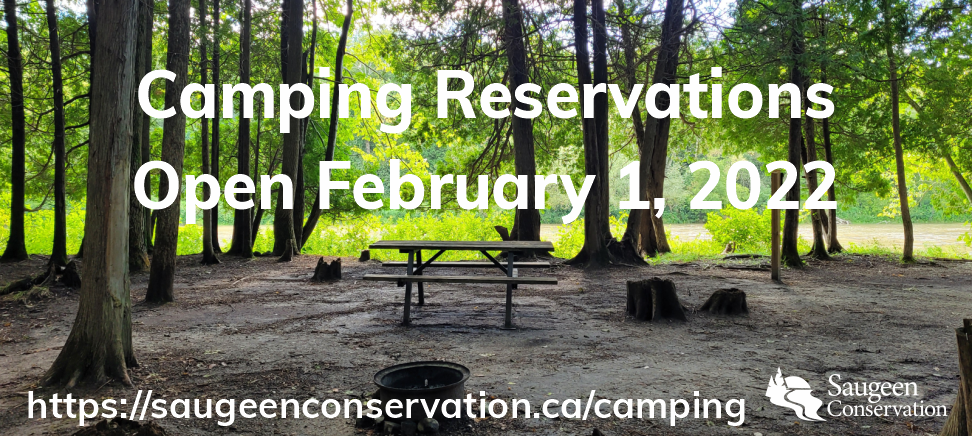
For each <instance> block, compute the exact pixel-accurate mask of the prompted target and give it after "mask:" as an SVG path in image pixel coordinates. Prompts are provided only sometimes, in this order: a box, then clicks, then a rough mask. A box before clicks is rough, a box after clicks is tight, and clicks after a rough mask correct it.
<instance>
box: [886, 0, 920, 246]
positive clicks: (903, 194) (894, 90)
mask: <svg viewBox="0 0 972 436" xmlns="http://www.w3.org/2000/svg"><path fill="white" fill-rule="evenodd" d="M887 3H888V2H883V4H884V24H885V31H886V32H891V18H890V17H889V14H890V10H889V8H890V6H888V4H887ZM885 52H886V53H887V55H888V72H889V73H890V82H891V134H892V135H893V136H894V162H895V172H896V173H897V179H898V200H899V201H900V203H901V224H902V225H903V227H904V248H903V250H902V253H901V260H903V261H905V262H913V261H914V260H915V257H914V245H915V230H914V226H913V225H912V223H911V208H910V207H908V180H907V175H906V174H905V166H904V150H903V148H902V146H901V119H900V118H901V117H900V113H899V107H898V106H899V102H898V99H899V98H900V96H899V94H898V63H897V60H896V59H895V56H894V50H893V49H892V47H891V37H890V36H888V40H887V42H886V44H885Z"/></svg>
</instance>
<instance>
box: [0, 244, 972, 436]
mask: <svg viewBox="0 0 972 436" xmlns="http://www.w3.org/2000/svg"><path fill="white" fill-rule="evenodd" d="M199 260H200V257H199V256H183V257H180V259H179V261H178V275H177V277H176V290H175V293H176V299H177V301H176V302H175V303H171V304H167V305H164V306H155V305H147V304H145V303H142V299H143V298H144V294H145V288H146V283H147V281H148V274H147V273H139V274H134V275H133V277H132V292H133V300H134V301H135V302H136V303H135V305H134V308H133V323H134V325H133V329H134V347H135V352H136V355H137V358H138V360H139V363H140V366H139V367H137V368H135V369H133V370H132V373H131V375H132V381H133V382H134V385H135V387H134V388H125V387H122V386H116V385H114V384H109V385H106V386H103V387H101V388H100V389H98V390H97V391H96V392H91V391H87V392H85V391H78V392H75V396H76V397H78V396H83V397H86V398H96V399H102V398H107V397H114V398H128V401H129V404H131V401H132V399H133V397H135V395H136V394H135V392H136V389H144V390H148V389H152V390H153V398H167V399H169V400H172V399H176V398H214V399H219V398H232V399H236V401H237V402H239V401H241V400H242V399H244V398H252V399H256V400H257V401H258V402H259V401H260V400H261V399H264V398H276V399H281V398H297V399H299V400H301V401H303V400H304V399H307V398H310V397H312V396H313V397H316V398H318V399H323V398H338V399H344V398H357V397H361V396H365V397H367V396H370V395H371V393H372V392H373V391H374V390H375V386H374V384H373V382H372V377H373V375H374V374H375V372H376V371H378V370H380V369H382V368H384V367H387V366H390V365H394V364H397V363H402V362H407V361H417V360H448V361H452V362H457V363H461V364H463V365H465V366H467V367H468V368H470V370H471V371H472V374H473V376H472V377H471V378H470V379H469V381H468V382H467V383H466V389H467V391H468V392H470V393H472V394H473V396H474V398H479V397H478V394H479V391H486V392H487V393H488V394H489V395H496V396H498V397H500V398H507V399H512V398H521V399H528V400H530V401H531V403H532V404H533V405H534V408H535V409H534V410H536V409H538V408H539V407H540V404H541V403H542V402H543V401H544V400H546V399H551V398H553V399H558V400H561V401H563V400H566V399H568V398H580V399H582V400H584V401H586V400H587V398H588V397H589V395H590V392H591V390H592V389H596V390H597V396H598V397H599V398H600V397H603V398H607V399H611V400H614V399H619V398H633V399H638V398H649V399H664V400H665V401H666V402H667V401H668V400H669V399H679V398H685V399H688V400H689V401H690V402H691V400H692V399H693V398H694V396H693V391H699V398H718V399H721V400H723V401H726V400H729V399H735V398H743V399H745V405H746V415H745V418H746V420H745V424H744V425H743V426H741V427H730V426H728V425H727V422H728V421H729V419H727V417H726V416H725V415H723V417H722V418H721V419H717V418H713V417H711V416H710V418H709V419H694V418H693V417H692V416H691V415H690V416H689V417H688V418H686V419H681V420H678V421H677V422H676V425H675V426H674V427H673V426H671V425H670V422H669V421H668V419H657V418H656V419H643V420H638V419H628V420H624V419H617V418H611V419H599V418H593V419H588V420H587V421H582V420H575V419H553V420H551V419H546V418H541V419H516V420H514V419H512V418H509V417H507V418H504V419H483V420H470V421H466V422H464V423H462V425H460V426H458V427H457V429H456V430H455V431H453V432H452V433H454V434H468V435H499V434H527V433H529V434H537V435H554V434H557V435H561V434H565V435H578V436H579V435H585V436H586V435H589V434H591V432H592V429H593V428H595V427H596V428H598V429H600V430H601V431H602V432H604V434H606V435H608V436H614V435H647V434H651V435H668V434H672V435H683V434H684V435H710V434H711V435H759V434H762V435H763V436H770V435H791V434H794V435H913V434H926V433H931V434H937V432H938V430H939V429H940V428H941V426H942V425H943V424H944V422H945V418H943V417H894V416H892V417H887V418H884V417H880V418H878V417H833V416H830V415H829V414H828V413H827V409H826V407H827V405H828V403H830V402H831V401H833V400H835V399H839V400H841V401H843V404H851V405H864V404H867V400H866V399H864V398H862V397H854V398H851V397H840V398H837V397H832V396H830V395H829V394H828V390H831V389H833V388H832V386H831V385H830V384H829V383H828V379H829V378H830V377H831V376H832V375H833V374H840V376H841V382H846V381H851V382H864V381H867V382H875V381H877V382H881V381H889V382H892V383H893V382H899V381H900V382H909V383H910V382H914V383H915V384H916V385H917V387H918V392H917V395H916V396H910V397H893V396H891V397H885V398H883V399H882V400H881V401H880V403H879V404H881V405H911V404H912V403H919V404H923V405H936V406H937V405H945V406H948V408H949V410H950V409H951V405H952V402H953V401H954V399H955V395H956V389H957V387H958V383H959V382H958V368H957V367H958V363H957V360H958V359H957V353H956V342H955V332H954V329H955V328H956V327H959V326H960V325H961V322H962V319H963V318H969V317H972V263H969V262H951V261H935V262H927V261H926V262H922V263H919V264H910V265H903V264H901V263H899V262H898V261H897V260H895V259H890V258H887V257H873V256H871V257H868V256H856V255H842V256H840V257H838V258H837V259H836V260H834V261H830V262H819V261H810V262H808V265H807V266H806V267H805V268H803V269H800V270H784V272H783V282H784V283H783V284H777V283H773V282H771V281H770V280H769V272H766V271H757V270H752V269H734V268H738V267H740V266H743V267H747V266H748V267H752V266H754V265H757V264H759V263H761V262H765V259H757V260H739V261H722V262H694V263H686V264H667V265H659V266H651V267H616V268H610V269H607V270H599V271H596V272H587V271H584V270H581V269H577V268H573V267H567V266H560V265H558V266H556V267H554V268H552V269H551V270H549V271H523V272H522V274H523V275H534V274H544V275H546V274H550V275H553V276H555V277H557V278H558V279H559V281H560V284H559V285H558V286H544V287H541V286H521V288H520V289H519V290H517V291H516V293H515V297H514V303H515V318H514V322H515V323H516V324H517V325H518V327H519V329H518V330H515V331H506V330H501V329H500V328H499V327H501V326H502V322H503V302H504V299H503V291H502V289H500V288H498V287H497V286H496V285H463V286H459V285H450V284H431V285H428V289H427V290H426V297H427V304H426V306H424V307H418V306H413V325H412V326H411V327H408V328H405V327H402V326H401V325H400V321H401V315H402V299H403V292H402V289H401V288H397V287H395V285H394V284H393V283H383V282H365V281H363V280H361V277H362V276H363V275H364V274H366V273H379V272H384V273H389V271H388V269H387V268H385V269H383V268H381V267H380V266H379V264H378V263H377V262H358V261H357V260H354V259H343V262H344V271H343V272H344V279H343V280H341V281H340V282H335V283H329V284H320V283H313V282H310V281H309V278H310V277H311V275H312V273H313V268H314V265H315V263H316V262H317V258H316V257H312V256H301V257H299V258H297V260H295V261H294V262H291V263H277V262H276V261H275V259H270V258H258V259H254V260H250V261H244V260H240V259H236V258H232V257H229V256H223V257H222V260H223V263H222V264H220V265H216V266H203V265H200V264H199ZM45 262H46V258H44V257H43V256H35V257H34V259H33V260H31V261H29V262H25V263H21V264H15V265H9V264H5V265H0V285H3V284H6V283H7V282H10V281H12V280H15V279H19V278H21V277H23V276H25V275H27V274H28V273H29V274H37V273H39V272H41V270H42V269H43V265H44V263H45ZM442 273H449V272H448V271H442ZM456 273H458V272H456ZM485 273H486V272H477V274H485ZM653 276H658V277H662V278H669V279H671V280H673V281H674V282H675V284H676V286H677V289H678V294H679V297H680V298H681V300H682V302H683V304H684V305H685V306H686V307H687V308H688V309H689V313H688V322H684V323H683V322H670V321H662V322H654V323H645V322H638V321H634V320H632V319H630V318H627V317H626V316H625V301H626V294H625V282H626V281H627V280H633V279H642V278H649V277H653ZM729 287H735V288H739V289H742V290H744V291H746V293H747V295H748V302H749V308H750V311H751V313H750V315H749V316H747V317H723V316H715V315H709V314H707V313H702V312H696V309H698V308H699V307H700V306H701V305H702V303H703V302H704V301H705V300H706V299H707V298H708V296H709V295H710V294H711V293H712V292H713V291H715V290H718V289H723V288H729ZM77 304H78V293H77V291H75V290H70V289H66V288H63V287H60V286H55V287H52V288H51V296H49V297H48V298H45V299H41V300H38V301H34V302H30V303H26V304H25V303H24V302H22V301H15V300H11V299H9V298H8V299H6V300H4V301H2V302H0V368H3V370H2V371H0V434H3V435H11V436H12V435H33V434H56V435H61V434H65V435H66V434H71V433H73V432H75V431H77V429H78V428H77V421H75V420H69V419H62V420H55V419H50V418H48V419H45V420H39V419H36V417H35V419H33V420H29V419H28V418H27V393H26V392H27V391H30V390H32V389H37V388H36V382H37V380H39V379H40V377H41V375H42V374H43V373H44V371H45V370H46V369H47V368H48V367H50V365H51V363H52V362H53V360H54V358H55V357H56V356H57V354H58V352H59V351H58V350H59V349H60V347H61V346H62V345H63V344H64V341H65V338H66V337H67V334H68V333H69V331H70V329H71V325H72V322H73V320H74V316H75V312H76V310H77ZM777 368H781V369H782V372H783V375H784V376H799V377H802V378H804V379H806V380H807V382H808V383H809V384H810V385H811V386H812V388H813V395H814V396H816V397H817V398H819V399H820V400H821V401H823V402H824V406H823V407H822V408H821V409H820V411H819V412H820V415H821V416H822V417H824V418H826V419H827V421H826V422H805V421H800V420H798V419H797V418H796V416H795V415H794V413H793V412H792V411H791V410H789V409H784V408H781V407H778V406H775V405H772V404H770V402H769V400H768V399H767V398H766V396H765V394H766V389H767V385H768V382H769V381H770V378H771V377H773V376H774V375H776V373H777ZM46 393H47V394H50V392H46ZM922 401H923V403H921V402H922ZM342 402H343V400H342ZM605 409H606V408H605ZM592 415H593V413H592ZM216 421H217V419H174V418H171V417H168V418H165V419H162V420H159V421H158V424H160V425H161V426H162V427H164V428H165V429H166V431H167V432H168V434H170V435H199V434H223V433H230V432H235V433H238V434H252V435H270V434H280V435H304V434H321V435H328V436H341V435H364V434H368V432H369V431H370V430H357V429H355V428H354V423H353V420H349V419H343V418H339V419H323V418H319V419H298V420H294V419H263V418H256V419H243V418H241V417H239V416H237V418H236V421H235V422H234V423H233V425H232V426H231V427H220V426H218V425H217V423H216Z"/></svg>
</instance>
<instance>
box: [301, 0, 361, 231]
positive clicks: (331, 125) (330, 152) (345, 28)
mask: <svg viewBox="0 0 972 436" xmlns="http://www.w3.org/2000/svg"><path fill="white" fill-rule="evenodd" d="M315 1H316V0H315ZM346 7H347V9H348V14H347V15H346V16H345V17H344V24H342V25H341V38H340V39H339V40H338V46H337V51H336V53H335V54H334V87H333V88H332V90H331V115H330V119H329V120H328V127H327V147H326V148H325V149H324V160H325V161H328V162H330V161H333V160H334V148H335V146H336V144H337V129H338V117H337V107H338V104H339V103H340V99H339V98H338V97H339V93H338V92H337V85H338V84H340V83H341V82H342V81H343V80H344V52H345V49H346V48H347V46H348V32H349V31H350V30H351V19H352V17H353V16H354V5H353V4H352V3H351V0H347V6H346ZM321 211H322V210H321V196H320V195H318V196H316V198H314V205H313V206H311V211H310V216H308V217H307V222H306V223H305V224H304V228H303V229H302V230H301V233H302V235H301V246H303V245H304V244H306V243H307V240H308V239H310V237H311V235H312V234H313V233H314V228H315V227H317V222H318V221H319V220H320V218H321Z"/></svg>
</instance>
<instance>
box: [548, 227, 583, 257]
mask: <svg viewBox="0 0 972 436" xmlns="http://www.w3.org/2000/svg"><path fill="white" fill-rule="evenodd" d="M553 244H554V254H556V255H557V257H562V258H564V259H570V258H572V257H574V256H576V255H577V253H580V251H581V249H582V248H584V220H583V219H578V220H574V221H572V222H571V223H570V224H564V225H562V226H560V227H559V228H558V229H557V237H556V239H555V240H554V241H553Z"/></svg>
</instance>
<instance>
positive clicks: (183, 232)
mask: <svg viewBox="0 0 972 436" xmlns="http://www.w3.org/2000/svg"><path fill="white" fill-rule="evenodd" d="M202 250H203V228H202V225H199V224H186V225H184V226H180V227H179V242H178V245H177V246H176V254H177V255H179V256H182V255H186V254H199V253H202Z"/></svg>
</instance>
